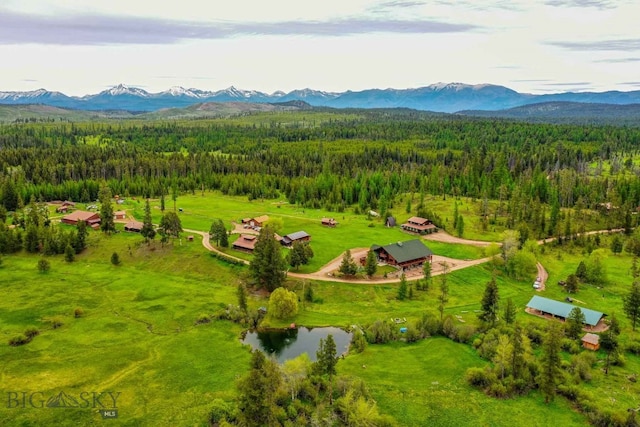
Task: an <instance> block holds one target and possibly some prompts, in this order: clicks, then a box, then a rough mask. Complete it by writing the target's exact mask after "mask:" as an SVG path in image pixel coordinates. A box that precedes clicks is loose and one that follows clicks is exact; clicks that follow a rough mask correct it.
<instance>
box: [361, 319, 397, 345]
mask: <svg viewBox="0 0 640 427" xmlns="http://www.w3.org/2000/svg"><path fill="white" fill-rule="evenodd" d="M366 336H367V341H368V342H369V343H371V344H385V343H388V342H389V341H393V340H394V339H395V334H394V331H393V329H391V325H390V324H389V322H385V321H383V320H376V321H375V322H373V324H372V325H371V326H369V327H368V328H367V331H366Z"/></svg>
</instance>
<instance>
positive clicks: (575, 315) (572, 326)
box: [565, 307, 587, 340]
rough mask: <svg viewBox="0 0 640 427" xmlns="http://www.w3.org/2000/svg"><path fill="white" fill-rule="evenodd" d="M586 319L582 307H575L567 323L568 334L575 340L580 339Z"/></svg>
mask: <svg viewBox="0 0 640 427" xmlns="http://www.w3.org/2000/svg"><path fill="white" fill-rule="evenodd" d="M586 321H587V319H586V318H585V316H584V313H583V312H582V310H581V309H580V307H573V309H572V310H571V312H570V313H569V316H568V317H567V320H566V323H565V329H566V333H567V336H568V337H569V338H571V339H574V340H575V339H578V338H579V336H580V334H581V333H582V328H583V326H584V324H585V322H586Z"/></svg>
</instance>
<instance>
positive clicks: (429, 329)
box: [416, 313, 440, 337]
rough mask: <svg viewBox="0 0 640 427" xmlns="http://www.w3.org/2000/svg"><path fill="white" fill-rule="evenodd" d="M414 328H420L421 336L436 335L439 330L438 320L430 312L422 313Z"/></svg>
mask: <svg viewBox="0 0 640 427" xmlns="http://www.w3.org/2000/svg"><path fill="white" fill-rule="evenodd" d="M416 328H418V329H419V330H420V333H421V334H422V336H423V337H430V336H433V335H437V334H438V331H439V330H440V321H439V320H438V318H436V316H434V315H433V314H431V313H426V314H424V315H422V319H420V320H419V321H418V323H416Z"/></svg>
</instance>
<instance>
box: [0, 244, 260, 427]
mask: <svg viewBox="0 0 640 427" xmlns="http://www.w3.org/2000/svg"><path fill="white" fill-rule="evenodd" d="M95 234H97V233H95ZM95 234H94V235H92V238H94V239H96V235H95ZM136 240H140V238H139V236H138V238H137V239H136ZM96 243H97V242H96ZM129 246H131V247H132V250H131V252H130V253H128V247H129ZM114 250H116V251H119V252H120V253H121V259H122V260H123V263H122V265H120V266H117V267H116V266H113V265H111V264H110V262H109V257H110V254H111V253H112V251H114ZM36 262H37V258H36V257H33V256H11V257H5V258H4V263H3V267H2V268H1V269H0V272H1V274H0V288H1V289H2V295H3V298H2V299H1V300H0V336H1V337H2V338H1V341H2V343H1V345H0V360H1V361H2V363H0V378H2V381H1V382H2V391H3V393H4V392H7V393H8V392H13V391H20V392H22V391H28V392H41V393H43V396H44V397H45V399H46V398H48V397H50V396H52V395H54V394H56V393H59V392H60V391H64V392H65V393H66V394H68V395H71V396H76V399H77V396H78V395H79V394H80V393H82V392H94V391H95V392H102V391H112V392H119V393H121V395H120V397H119V399H118V401H117V408H118V410H119V412H120V414H119V418H120V423H122V425H141V424H144V425H199V424H203V423H204V420H205V418H204V417H206V413H207V405H208V404H209V403H210V402H211V400H212V399H214V398H216V397H229V396H230V394H232V393H233V381H234V378H235V377H236V376H237V375H240V374H241V373H242V372H244V371H245V370H246V367H247V364H248V360H249V352H248V350H247V349H245V348H243V347H242V346H241V344H240V342H239V340H238V337H239V333H240V329H239V327H238V326H237V325H234V324H231V323H228V322H214V323H211V324H208V325H201V326H195V324H194V323H195V319H196V318H197V317H198V315H199V314H200V313H213V312H215V311H216V310H218V309H219V308H220V307H221V306H224V305H225V304H226V303H227V302H229V301H233V300H234V292H235V287H234V286H232V285H233V284H235V280H236V279H234V275H233V274H231V272H229V271H227V269H226V268H220V266H218V265H217V261H216V260H215V259H213V258H211V257H210V256H208V254H205V253H203V251H202V248H201V247H200V246H191V247H189V246H186V245H185V246H183V247H174V248H173V249H171V250H169V249H165V250H162V249H160V248H158V249H157V250H156V251H149V250H148V249H147V248H139V249H138V248H135V242H134V241H133V239H132V238H131V237H130V236H126V235H118V236H117V237H116V236H114V237H112V238H110V239H100V242H99V246H98V247H92V248H90V249H89V250H88V251H87V253H86V254H84V255H82V256H81V257H80V259H79V260H78V261H76V262H74V263H72V264H67V263H65V262H64V261H62V259H61V258H51V262H52V267H51V270H50V272H48V273H46V274H41V273H38V272H37V270H36ZM178 264H179V265H181V268H180V269H178V270H176V266H177V265H178ZM216 271H217V272H219V273H220V274H219V275H215V276H216V279H212V278H211V277H209V276H208V275H209V274H211V273H212V272H216ZM78 307H79V308H82V309H83V310H84V315H83V316H82V317H80V318H75V317H74V310H75V309H76V308H78ZM56 318H57V319H59V320H60V321H62V323H63V325H62V326H61V327H60V328H57V329H52V327H51V323H50V321H51V320H52V319H56ZM29 326H34V327H37V328H38V329H39V330H40V332H41V333H40V335H39V336H36V337H35V338H34V339H33V341H32V342H31V343H29V344H27V345H24V346H20V347H11V346H8V345H7V344H6V343H7V341H8V340H9V339H10V338H11V337H12V336H15V335H16V334H19V333H22V332H23V331H24V330H25V329H26V328H27V327H29ZM6 396H7V395H4V396H3V397H6ZM38 397H39V395H38V396H36V398H38ZM0 419H2V420H4V421H3V424H5V425H43V424H48V425H61V426H62V425H95V424H97V423H99V422H100V421H101V418H100V415H99V414H98V413H97V410H90V409H57V410H56V409H50V408H32V407H29V406H28V407H27V408H7V407H6V405H5V404H3V405H1V406H0Z"/></svg>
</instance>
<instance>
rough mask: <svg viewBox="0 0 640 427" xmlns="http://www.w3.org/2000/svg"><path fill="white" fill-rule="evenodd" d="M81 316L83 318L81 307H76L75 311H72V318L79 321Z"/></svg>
mask: <svg viewBox="0 0 640 427" xmlns="http://www.w3.org/2000/svg"><path fill="white" fill-rule="evenodd" d="M82 316H84V310H83V309H82V308H81V307H76V309H75V310H73V317H75V318H76V319H79V318H80V317H82Z"/></svg>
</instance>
